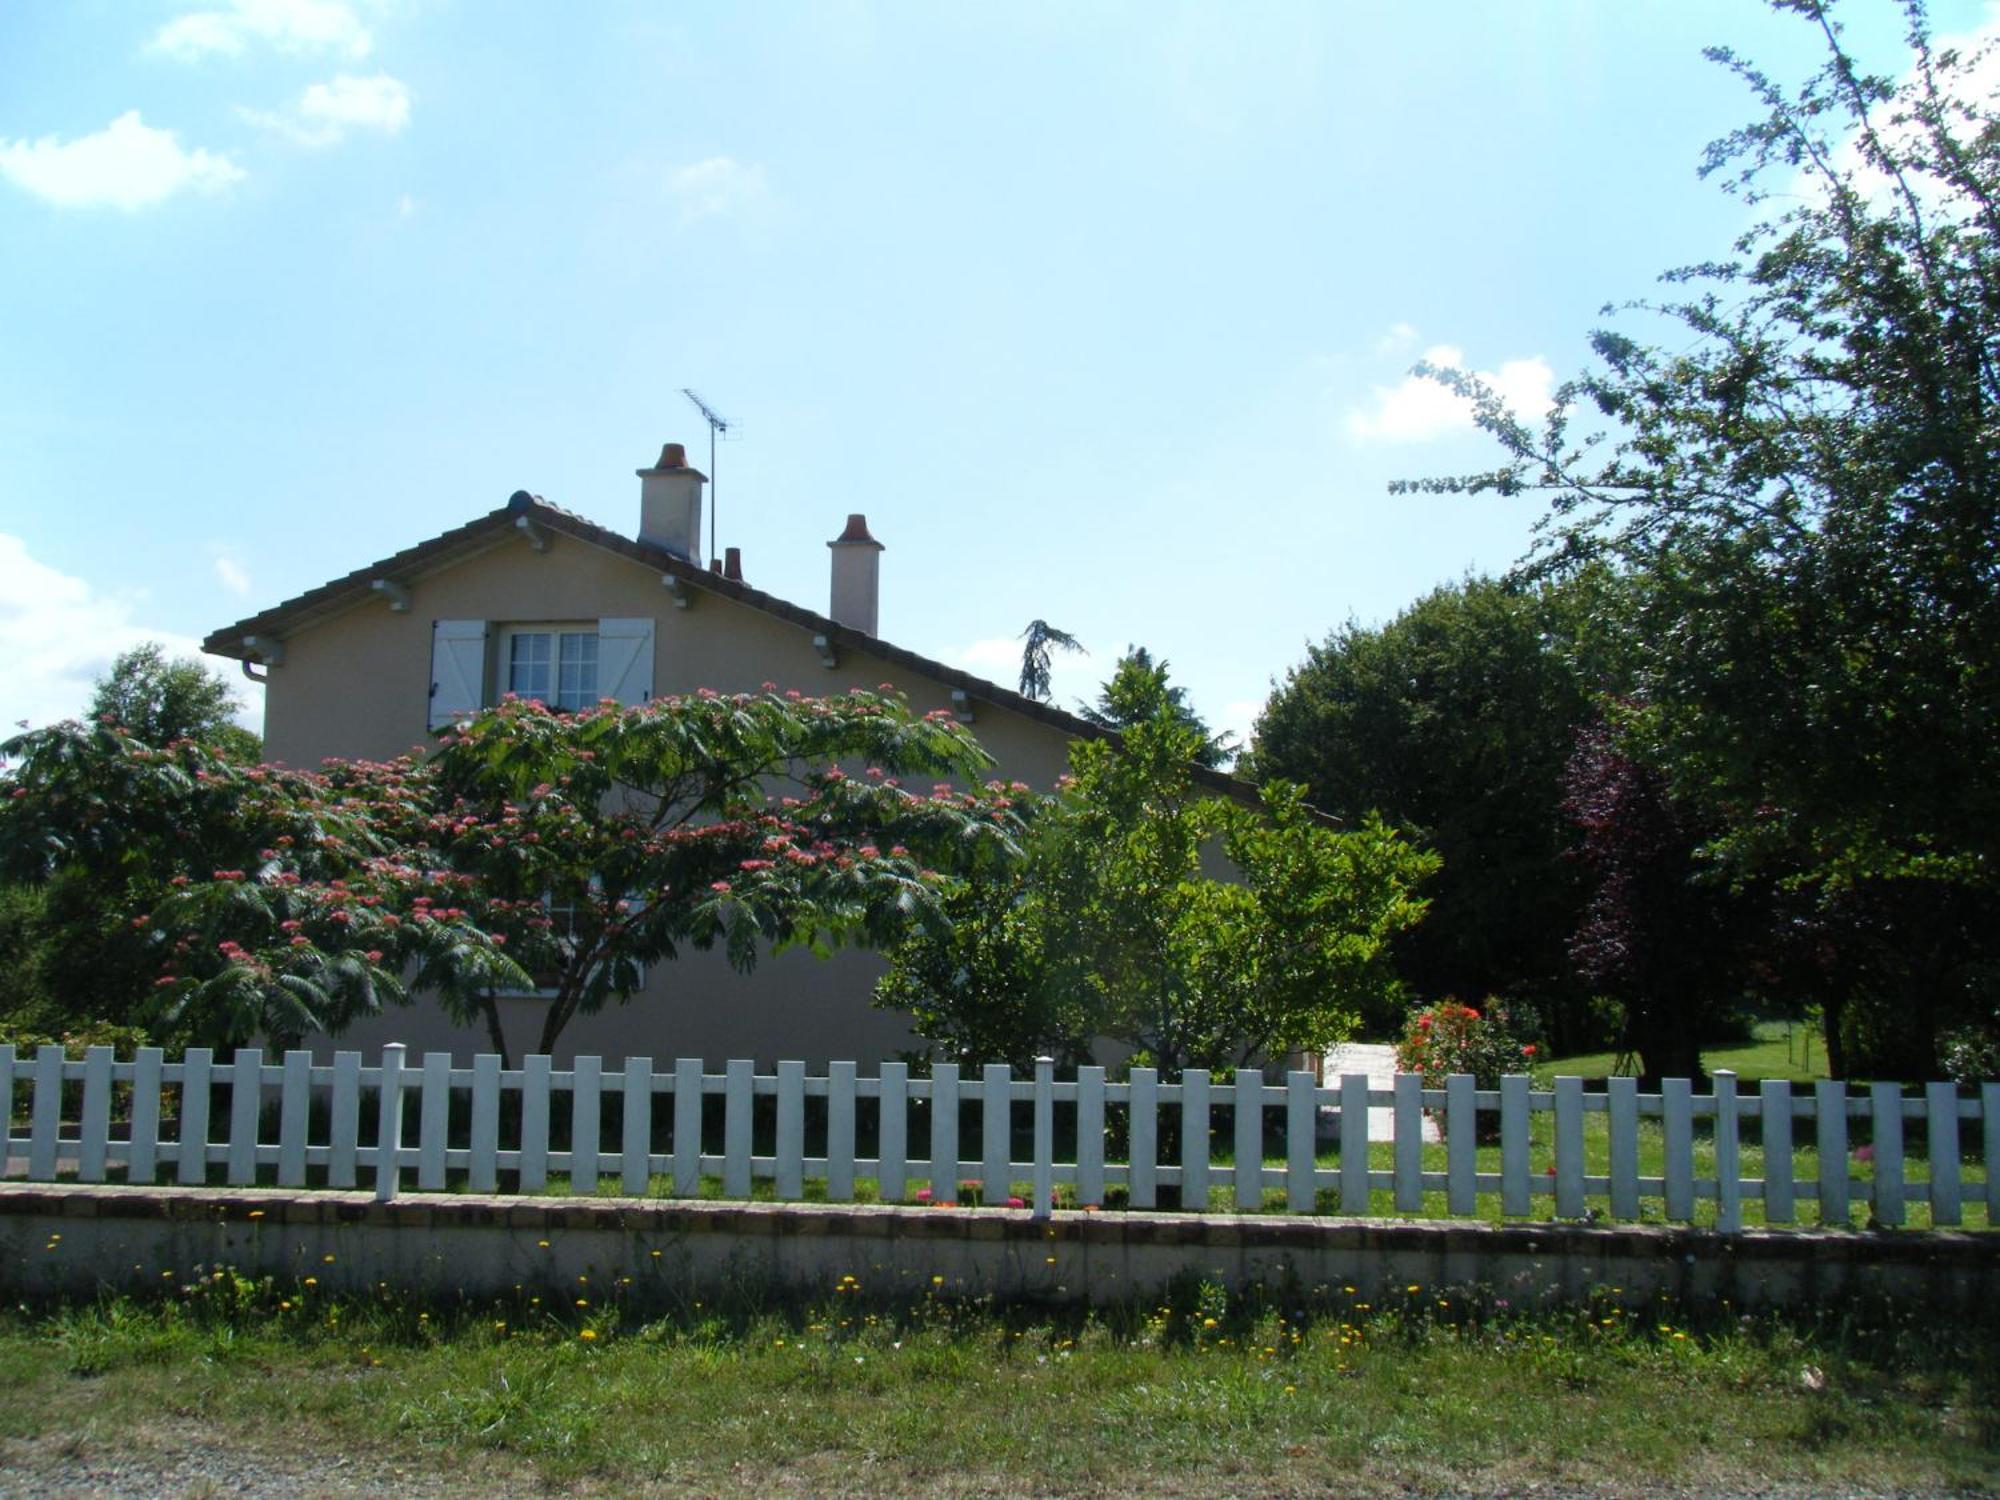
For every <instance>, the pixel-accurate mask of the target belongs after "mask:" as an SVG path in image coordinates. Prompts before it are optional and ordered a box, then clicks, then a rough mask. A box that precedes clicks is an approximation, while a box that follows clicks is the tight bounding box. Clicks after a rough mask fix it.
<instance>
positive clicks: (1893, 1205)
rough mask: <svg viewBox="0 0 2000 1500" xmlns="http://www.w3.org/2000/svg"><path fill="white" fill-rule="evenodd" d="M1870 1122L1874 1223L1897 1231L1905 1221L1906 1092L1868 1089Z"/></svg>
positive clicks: (1888, 1086)
mask: <svg viewBox="0 0 2000 1500" xmlns="http://www.w3.org/2000/svg"><path fill="white" fill-rule="evenodd" d="M1868 1101H1869V1103H1868V1114H1869V1121H1870V1123H1871V1124H1872V1125H1873V1126H1874V1128H1875V1191H1874V1193H1873V1194H1872V1195H1871V1202H1870V1205H1869V1206H1870V1207H1871V1208H1872V1209H1873V1210H1874V1214H1875V1222H1876V1224H1878V1225H1880V1226H1881V1227H1882V1228H1885V1229H1894V1228H1895V1227H1896V1226H1897V1225H1899V1224H1901V1223H1902V1222H1903V1089H1902V1085H1901V1084H1895V1083H1876V1084H1871V1085H1870V1086H1869V1089H1868Z"/></svg>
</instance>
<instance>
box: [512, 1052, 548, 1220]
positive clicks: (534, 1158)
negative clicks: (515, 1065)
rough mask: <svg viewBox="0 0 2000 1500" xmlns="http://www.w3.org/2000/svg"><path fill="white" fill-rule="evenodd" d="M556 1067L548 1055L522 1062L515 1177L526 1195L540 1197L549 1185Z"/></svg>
mask: <svg viewBox="0 0 2000 1500" xmlns="http://www.w3.org/2000/svg"><path fill="white" fill-rule="evenodd" d="M554 1072H555V1063H554V1060H553V1059H551V1058H550V1057H549V1056H548V1055H547V1054H546V1053H542V1052H534V1053H530V1054H529V1055H528V1056H527V1057H524V1058H522V1059H521V1152H520V1155H519V1156H518V1157H517V1158H516V1159H515V1160H516V1177H517V1180H518V1181H519V1183H520V1188H521V1191H522V1192H524V1193H539V1192H541V1191H542V1189H543V1188H545V1187H547V1186H548V1185H549V1095H550V1094H551V1093H552V1092H553V1091H554V1087H555V1082H554V1078H553V1074H554Z"/></svg>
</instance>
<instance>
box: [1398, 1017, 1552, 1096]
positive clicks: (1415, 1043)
mask: <svg viewBox="0 0 2000 1500" xmlns="http://www.w3.org/2000/svg"><path fill="white" fill-rule="evenodd" d="M1534 1056H1535V1048H1534V1044H1533V1043H1529V1042H1523V1041H1522V1040H1521V1038H1520V1037H1519V1036H1517V1035H1516V1034H1515V1032H1514V1030H1513V1028H1512V1027H1511V1026H1510V1025H1509V1024H1508V1020H1507V1012H1506V1011H1505V1010H1503V1009H1501V1008H1500V1007H1499V1006H1498V1005H1497V1004H1495V1003H1493V1002H1491V1001H1489V1002H1488V1004H1487V1009H1486V1010H1485V1012H1484V1013H1481V1012H1479V1011H1476V1010H1474V1009H1473V1008H1472V1007H1471V1006H1469V1005H1460V1004H1459V1003H1458V1002H1457V1001H1456V1000H1445V1001H1441V1002H1440V1003H1438V1004H1436V1005H1427V1006H1424V1007H1422V1008H1421V1009H1418V1010H1413V1011H1411V1012H1410V1018H1409V1021H1408V1022H1407V1023H1406V1024H1405V1026H1404V1028H1403V1039H1402V1040H1401V1041H1400V1042H1398V1043H1397V1044H1396V1066H1397V1067H1398V1068H1399V1069H1401V1070H1402V1071H1403V1072H1405V1073H1418V1074H1421V1075H1422V1076H1423V1080H1424V1087H1425V1088H1442V1087H1444V1081H1445V1079H1446V1078H1447V1077H1449V1076H1450V1075H1451V1074H1453V1073H1470V1074H1471V1075H1472V1076H1473V1077H1474V1078H1476V1079H1477V1080H1478V1081H1479V1086H1480V1087H1481V1088H1483V1089H1492V1088H1498V1087H1499V1086H1500V1080H1501V1078H1503V1077H1504V1076H1505V1075H1507V1074H1509V1073H1521V1072H1525V1071H1526V1070H1527V1068H1528V1065H1529V1064H1530V1063H1531V1062H1532V1061H1533V1059H1534Z"/></svg>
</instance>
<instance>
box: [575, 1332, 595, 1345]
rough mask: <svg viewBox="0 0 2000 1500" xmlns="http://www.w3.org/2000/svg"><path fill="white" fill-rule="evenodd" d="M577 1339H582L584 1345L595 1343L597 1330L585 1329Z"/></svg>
mask: <svg viewBox="0 0 2000 1500" xmlns="http://www.w3.org/2000/svg"><path fill="white" fill-rule="evenodd" d="M577 1337H578V1338H580V1339H582V1340H583V1341H584V1342H585V1343H586V1344H592V1343H595V1342H596V1341H597V1330H596V1329H595V1328H586V1329H584V1330H583V1332H581V1333H579V1334H578V1335H577Z"/></svg>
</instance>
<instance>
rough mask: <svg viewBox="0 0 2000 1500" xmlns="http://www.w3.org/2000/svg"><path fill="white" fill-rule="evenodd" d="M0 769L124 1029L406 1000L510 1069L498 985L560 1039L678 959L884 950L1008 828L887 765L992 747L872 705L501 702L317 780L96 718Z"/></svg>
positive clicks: (22, 861)
mask: <svg viewBox="0 0 2000 1500" xmlns="http://www.w3.org/2000/svg"><path fill="white" fill-rule="evenodd" d="M0 752H4V753H5V754H6V755H7V756H8V757H9V758H10V760H11V761H12V762H13V765H12V769H11V771H10V774H9V777H8V780H7V783H6V788H7V795H6V796H5V798H4V799H0V878H6V879H11V880H15V881H18V882H22V883H25V884H31V885H34V886H37V887H39V888H42V889H43V890H45V891H46V893H47V899H48V900H49V901H50V902H51V903H53V902H55V901H56V900H57V899H59V898H63V899H67V897H68V896H69V895H70V894H73V893H85V894H88V895H89V896H90V898H91V899H93V900H96V901H98V902H99V903H100V909H101V911H102V913H103V918H104V920H103V921H102V922H101V923H100V924H99V925H98V927H97V928H96V931H97V932H98V933H100V934H101V935H102V936H103V937H104V939H105V940H106V945H107V951H109V952H110V953H111V954H112V955H113V956H115V957H116V958H117V960H118V963H119V968H118V969H117V973H118V974H119V976H120V977H121V979H122V980H123V982H124V983H125V985H126V986H127V988H126V990H125V991H124V992H123V993H122V995H121V996H120V998H121V1000H122V1003H123V1009H122V1010H121V1011H120V1012H119V1014H120V1015H132V1016H137V1017H141V1018H143V1019H145V1020H147V1021H149V1022H150V1023H151V1024H152V1025H153V1026H154V1027H155V1028H158V1029H161V1030H163V1031H164V1032H165V1033H167V1034H172V1035H174V1036H176V1037H179V1038H181V1039H185V1040H194V1041H201V1042H208V1043H212V1044H216V1045H228V1044H231V1043H234V1042H240V1041H243V1040H247V1039H248V1038H249V1037H251V1036H253V1035H256V1034H259V1033H261V1034H264V1035H267V1036H270V1037H272V1038H274V1039H275V1040H277V1041H279V1042H281V1043H282V1042H285V1041H289V1040H292V1039H296V1038H298V1037H301V1036H303V1035H304V1034H306V1033H308V1032H311V1031H330V1032H338V1031H339V1030H341V1029H342V1028H343V1027H345V1026H347V1025H349V1024H351V1023H352V1022H353V1021H354V1020H355V1019H356V1018H358V1017H360V1016H362V1015H366V1014H371V1013H374V1012H376V1011H379V1010H380V1009H382V1008H383V1007H384V1006H385V1005H389V1004H396V1003H401V1002H403V1001H405V1000H407V998H408V997H409V995H410V994H411V993H412V992H414V991H419V990H421V991H427V992H430V993H432V994H434V995H436V996H437V998H438V999H439V1000H440V1002H441V1003H442V1004H443V1006H444V1008H445V1010H446V1011H447V1013H448V1014H450V1015H452V1016H453V1017H454V1019H456V1020H458V1021H460V1022H461V1023H466V1022H471V1021H475V1020H484V1021H485V1022H486V1023H487V1025H488V1028H489V1035H490V1038H491V1040H492V1041H493V1043H494V1045H495V1046H496V1048H498V1049H499V1050H501V1051H502V1052H504V1051H505V1050H506V1048H505V1042H504V1038H503V1037H502V1036H501V1034H500V1032H499V1027H498V1022H497V1010H496V1008H495V1003H494V997H495V994H496V992H497V991H501V990H523V989H528V988H531V987H534V986H535V985H536V982H537V980H538V979H539V980H541V981H542V983H543V985H544V987H545V988H547V989H548V990H550V991H551V992H552V997H551V1003H550V1005H549V1007H548V1010H547V1012H546V1016H545V1021H544V1027H543V1032H542V1035H541V1038H540V1047H541V1049H542V1050H548V1049H550V1048H551V1047H552V1046H553V1044H554V1041H555V1039H556V1037H557V1036H558V1035H559V1034H560V1033H561V1031H562V1028H563V1026H564V1025H565V1024H567V1022H568V1021H569V1019H570V1018H571V1017H572V1016H573V1015H575V1014H576V1013H577V1012H578V1011H580V1010H582V1011H589V1010H595V1009H598V1008H600V1007H602V1006H604V1005H606V1004H610V1003H613V1002H618V1001H623V1000H626V999H629V998H630V997H631V996H632V995H634V994H635V993H637V991H638V990H639V988H640V986H641V984H642V982H643V976H644V967H643V966H644V965H647V964H652V963H657V962H661V961H664V960H667V959H671V958H673V957H674V956H676V954H677V953H678V952H679V951H680V950H681V949H682V948H683V947H685V946H689V945H692V946H694V947H697V948H705V947H709V946H711V945H714V944H716V943H722V944H723V945H725V947H726V948H727V951H728V953H729V955H730V957H731V959H732V960H733V961H734V962H735V963H736V964H737V965H738V966H739V967H745V968H747V967H749V966H750V965H751V964H753V963H754V962H755V960H756V956H757V951H758V947H759V945H760V944H766V945H775V946H779V947H782V946H786V945H789V944H793V943H807V944H811V945H813V946H815V947H816V948H820V949H825V948H827V947H830V946H831V945H833V944H835V943H838V942H841V941H847V940H859V941H872V942H881V941H885V940H887V939H889V938H890V937H892V936H894V935H897V934H898V933H899V932H900V930H901V926H902V924H903V923H904V922H906V921H907V920H908V919H909V918H910V916H911V915H912V914H913V913H915V912H918V911H920V910H922V909H924V908H925V907H926V906H927V905H928V904H929V902H930V901H931V899H932V897H931V892H932V890H933V888H934V887H936V886H937V885H939V884H940V883H941V882H942V881H943V879H944V876H943V874H941V873H940V869H954V870H958V869H969V868H971V867H973V866H974V865H975V864H976V863H977V862H978V861H979V860H980V859H982V858H986V857H997V855H996V854H995V851H1001V850H1004V849H1005V848H1007V847H1008V839H1009V829H1010V827H1011V823H1010V820H1009V818H1008V815H1007V813H1006V811H1005V809H1004V808H1003V807H997V806H989V805H988V803H987V802H986V800H985V799H984V798H981V797H977V796H972V795H967V794H962V793H957V792H953V791H951V790H950V789H949V788H941V789H939V790H936V791H932V792H929V793H926V794H923V795H917V794H913V793H910V792H906V791H904V790H902V789H901V788H900V787H899V786H898V785H897V784H896V782H895V781H894V779H893V777H891V776H890V775H888V771H903V770H912V771H918V772H921V773H923V774H924V775H925V776H926V777H930V776H935V775H945V774H955V773H963V772H965V771H967V770H969V769H971V768H973V767H974V766H976V765H977V764H979V763H980V761H981V758H982V757H981V754H980V751H979V749H978V747H977V746H976V745H975V744H974V743H973V742H972V741H971V739H970V738H969V737H968V736H966V734H965V733H964V731H963V730H962V729H960V728H959V727H958V726H957V725H956V724H954V723H953V722H952V721H951V719H950V716H949V715H948V714H937V715H932V716H930V717H927V718H921V719H920V718H917V717H915V716H913V715H911V714H910V713H909V711H908V710H907V709H906V708H905V707H904V706H903V705H902V704H901V702H900V701H899V700H896V699H891V698H885V697H882V696H880V695H877V694H871V693H855V694H848V695H844V696H841V697H835V698H824V699H808V698H800V697H795V696H780V695H778V694H776V693H767V694H763V695H738V696H735V697H722V696H720V695H717V694H713V693H703V694H698V695H696V696H694V697H690V698H667V699H660V700H657V701H655V702H653V703H650V704H647V705H645V706H643V707H640V708H633V709H620V708H618V707H617V706H616V705H613V704H607V705H605V706H603V707H600V708H597V709H592V710H589V711H587V712H585V713H580V714H558V713H554V712H552V711H550V710H548V709H547V708H545V707H543V706H542V705H540V704H537V703H521V702H511V701H510V702H508V703H506V704H503V705H501V706H500V707H498V708H496V709H492V710H489V711H488V712H487V713H485V714H482V715H480V716H478V717H476V718H474V719H472V720H470V721H469V722H467V723H466V724H464V725H462V726H460V727H459V728H458V729H457V730H456V731H454V732H453V733H452V734H450V735H448V736H447V737H446V738H445V741H444V743H443V744H442V746H441V747H440V749H439V751H438V753H437V754H435V755H434V756H432V757H430V758H428V759H424V760H419V759H414V758H404V759H400V760H396V761H390V762H386V763H371V762H352V763H338V762H335V763H329V764H328V765H326V766H325V767H323V768H322V769H321V770H320V771H318V772H313V773H303V772H295V771H288V770H284V769H282V768H278V767H269V766H252V765H246V764H243V763H241V762H239V761H236V760H233V759H230V758H228V757H225V756H219V755H216V754H214V753H212V752H211V751H209V750H208V749H206V748H205V747H203V746H202V745H200V744H197V743H195V742H194V741H190V740H179V741H176V742H174V743H173V744H171V745H168V746H166V747H153V746H148V745H144V744H142V743H140V742H139V741H138V740H137V739H136V738H135V737H134V736H133V735H131V734H130V733H129V732H128V731H127V730H126V729H125V728H124V727H123V726H122V725H111V724H103V723H99V724H95V725H91V726H83V725H78V724H75V723H65V724H59V725H56V726H54V727H52V728H50V729H46V730H40V731H36V732H34V733H31V734H27V735H23V736H20V737H18V738H16V739H15V740H13V741H10V742H9V743H8V744H7V745H6V746H4V747H0ZM843 760H848V761H861V762H868V763H870V764H869V769H868V771H867V773H866V774H864V775H861V776H849V775H847V774H846V773H845V772H844V771H843V770H841V769H840V766H839V762H841V761H843Z"/></svg>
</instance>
